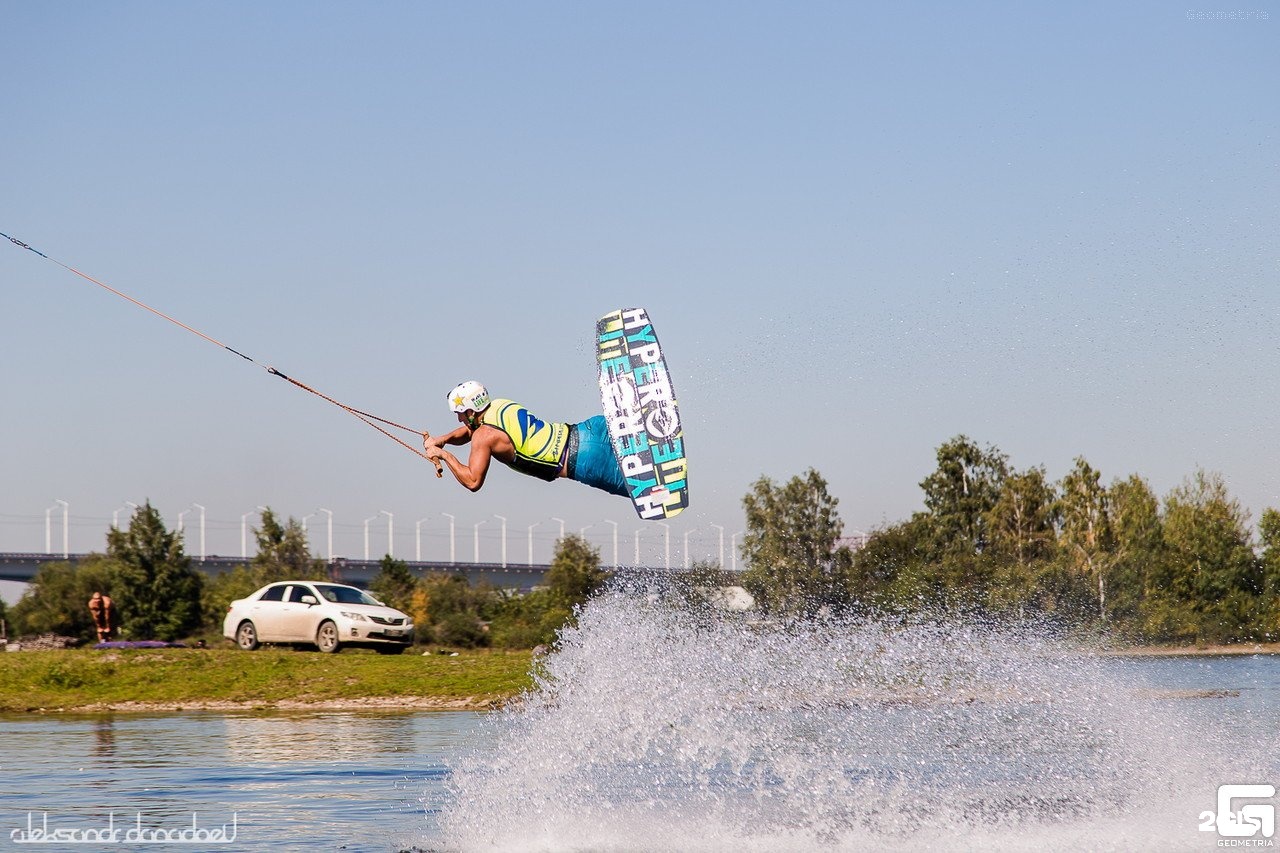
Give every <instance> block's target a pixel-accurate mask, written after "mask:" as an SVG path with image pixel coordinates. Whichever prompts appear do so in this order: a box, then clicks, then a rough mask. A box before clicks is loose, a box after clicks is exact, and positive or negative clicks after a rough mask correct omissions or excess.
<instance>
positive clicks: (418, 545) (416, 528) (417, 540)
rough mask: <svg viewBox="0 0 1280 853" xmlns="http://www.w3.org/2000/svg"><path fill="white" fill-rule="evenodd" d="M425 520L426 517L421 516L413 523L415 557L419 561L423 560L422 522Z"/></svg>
mask: <svg viewBox="0 0 1280 853" xmlns="http://www.w3.org/2000/svg"><path fill="white" fill-rule="evenodd" d="M424 521H426V519H425V518H420V519H418V520H417V522H416V523H415V524H414V525H413V541H414V550H413V558H414V560H416V561H417V562H419V563H421V562H422V522H424Z"/></svg>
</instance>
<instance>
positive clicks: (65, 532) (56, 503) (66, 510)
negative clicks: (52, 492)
mask: <svg viewBox="0 0 1280 853" xmlns="http://www.w3.org/2000/svg"><path fill="white" fill-rule="evenodd" d="M59 507H61V508H62V559H64V560H65V559H67V557H69V556H70V554H71V548H70V545H69V541H70V530H69V528H70V522H69V519H68V516H69V515H70V514H71V504H69V503H67V502H66V501H64V500H62V499H61V498H54V500H53V506H51V507H49V508H48V509H46V510H45V511H44V552H45V553H46V554H52V553H53V511H54V510H55V509H58V508H59Z"/></svg>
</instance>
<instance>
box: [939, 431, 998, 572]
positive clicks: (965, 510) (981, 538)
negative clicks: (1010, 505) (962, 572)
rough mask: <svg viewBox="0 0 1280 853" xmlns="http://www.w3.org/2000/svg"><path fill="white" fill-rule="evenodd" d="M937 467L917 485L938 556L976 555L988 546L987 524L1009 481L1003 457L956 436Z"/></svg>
mask: <svg viewBox="0 0 1280 853" xmlns="http://www.w3.org/2000/svg"><path fill="white" fill-rule="evenodd" d="M937 460H938V467H937V469H936V470H935V471H934V472H933V473H932V474H930V475H929V476H928V477H926V478H925V479H924V480H923V481H921V483H920V488H922V489H923V490H924V505H925V508H926V509H927V510H928V512H929V516H930V519H931V522H932V527H933V531H934V535H935V536H936V538H937V543H936V544H937V548H938V551H939V552H940V553H942V554H981V553H983V552H984V551H985V550H986V549H987V547H988V545H989V544H990V542H991V530H990V524H989V520H990V517H991V515H990V514H991V511H992V509H994V508H995V505H996V502H997V501H998V500H999V499H1000V491H1001V488H1002V486H1003V485H1004V480H1005V477H1006V476H1008V472H1009V463H1008V457H1006V456H1005V455H1004V454H1003V453H1001V452H1000V451H999V450H997V449H996V448H995V447H993V446H988V447H987V449H986V450H983V449H982V448H980V447H978V445H977V444H976V443H975V442H974V441H973V440H972V439H970V438H969V437H967V436H964V435H958V436H956V437H955V438H952V439H951V440H949V441H947V442H945V443H943V444H942V446H940V447H939V448H938V451H937Z"/></svg>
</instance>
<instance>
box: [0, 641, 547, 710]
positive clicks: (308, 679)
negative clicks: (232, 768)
mask: <svg viewBox="0 0 1280 853" xmlns="http://www.w3.org/2000/svg"><path fill="white" fill-rule="evenodd" d="M529 663H530V653H529V652H496V651H495V652H490V651H482V652H463V653H461V654H459V655H458V656H457V657H451V656H447V655H434V654H433V655H423V654H421V652H415V651H413V650H410V651H408V652H406V653H405V654H403V655H397V656H390V655H379V654H374V653H372V652H361V651H356V650H348V651H345V652H342V653H341V654H336V655H325V654H320V653H319V652H314V651H293V650H291V649H280V648H263V649H259V650H258V651H256V652H245V651H241V650H239V649H113V650H104V651H94V650H90V649H76V650H65V651H39V652H10V653H5V654H0V712H15V711H16V712H22V711H34V710H42V709H43V710H54V709H57V710H61V711H75V710H77V709H81V708H88V707H91V706H102V705H119V704H121V703H146V704H149V705H159V706H170V707H179V706H183V705H198V704H199V703H202V702H236V703H248V704H251V705H256V706H264V707H269V706H271V705H273V704H275V703H277V702H281V701H288V700H296V701H302V702H320V701H334V700H339V701H342V700H350V701H355V700H359V699H364V698H380V699H395V698H401V699H406V700H410V699H419V698H423V697H426V698H432V699H441V700H461V699H468V698H470V699H474V700H478V701H481V702H500V701H503V700H506V699H509V698H511V697H513V696H515V695H517V694H519V693H520V692H521V691H523V690H524V689H526V688H527V687H529V686H530V683H531V682H530V679H529V675H528V670H529Z"/></svg>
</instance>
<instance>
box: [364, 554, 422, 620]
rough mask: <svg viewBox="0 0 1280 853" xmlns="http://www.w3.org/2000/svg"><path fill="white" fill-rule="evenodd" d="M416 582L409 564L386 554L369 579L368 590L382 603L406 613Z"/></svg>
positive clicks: (411, 604) (411, 600)
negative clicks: (376, 571) (374, 573)
mask: <svg viewBox="0 0 1280 853" xmlns="http://www.w3.org/2000/svg"><path fill="white" fill-rule="evenodd" d="M417 584H418V582H417V580H415V579H414V577H413V573H412V572H410V571H409V564H408V563H406V562H405V561H404V560H397V559H396V558H395V557H392V556H391V555H390V554H387V555H386V556H384V557H383V558H382V560H381V561H380V562H379V564H378V573H377V574H376V575H374V576H373V580H371V581H369V592H371V593H372V594H373V597H374V598H376V599H378V600H379V601H381V602H382V603H383V604H386V605H387V606H389V607H394V608H396V609H397V610H403V611H404V612H406V613H408V612H409V608H410V607H412V606H413V590H414V588H415V587H416V586H417Z"/></svg>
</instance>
